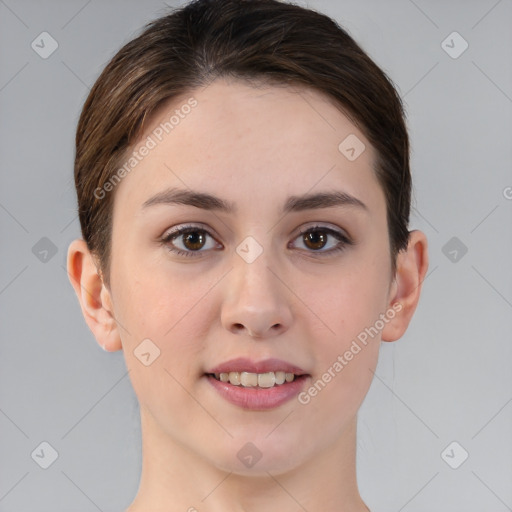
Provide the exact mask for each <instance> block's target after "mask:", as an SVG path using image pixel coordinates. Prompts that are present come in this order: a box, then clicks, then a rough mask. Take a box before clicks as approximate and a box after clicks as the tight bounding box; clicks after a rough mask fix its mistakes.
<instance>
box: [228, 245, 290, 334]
mask: <svg viewBox="0 0 512 512" xmlns="http://www.w3.org/2000/svg"><path fill="white" fill-rule="evenodd" d="M279 267H280V266H279V258H278V257H277V255H275V254H274V252H273V249H272V247H271V246H270V244H268V245H267V244H266V245H265V246H264V245H263V244H261V243H259V242H258V241H257V240H256V239H255V238H254V237H246V238H245V239H244V240H243V241H242V242H241V243H240V244H239V245H238V246H237V247H236V250H235V253H234V254H233V270H232V271H231V272H230V276H229V282H228V286H227V290H226V294H225V297H224V303H223V306H222V322H223V324H224V326H225V328H227V329H228V330H230V331H231V332H237V333H240V332H244V333H246V334H249V335H252V336H257V337H267V336H270V335H273V334H275V333H278V332H282V331H283V330H285V329H287V328H288V326H289V324H290V321H291V312H290V307H289V306H290V305H289V303H288V300H289V298H288V295H287V293H286V287H285V286H284V285H283V284H282V283H281V282H280V280H279V279H277V277H276V275H275V274H279Z"/></svg>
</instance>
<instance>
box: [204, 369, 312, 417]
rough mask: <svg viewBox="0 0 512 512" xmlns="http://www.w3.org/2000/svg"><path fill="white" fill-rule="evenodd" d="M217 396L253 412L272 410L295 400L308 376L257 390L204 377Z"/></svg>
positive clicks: (211, 376)
mask: <svg viewBox="0 0 512 512" xmlns="http://www.w3.org/2000/svg"><path fill="white" fill-rule="evenodd" d="M204 377H205V379H206V380H207V381H208V382H209V383H210V384H211V385H212V386H213V388H214V389H215V390H216V391H217V392H218V393H219V395H220V396H221V397H222V398H224V399H225V400H227V401H228V402H230V403H232V404H233V405H236V406H238V407H241V408H242V409H250V410H253V411H265V410H268V409H274V408H276V407H279V406H280V405H282V404H284V403H285V402H288V401H289V400H292V399H293V398H295V397H296V396H297V395H298V394H299V393H300V392H301V391H302V390H303V389H304V387H305V386H306V383H307V382H308V381H309V379H310V376H309V375H306V374H302V375H301V376H300V377H296V378H295V380H293V381H292V382H285V383H284V384H281V385H278V386H274V387H272V388H257V387H248V388H245V387H243V386H234V385H233V384H230V383H229V382H221V381H220V380H217V379H216V378H215V377H214V376H213V375H204Z"/></svg>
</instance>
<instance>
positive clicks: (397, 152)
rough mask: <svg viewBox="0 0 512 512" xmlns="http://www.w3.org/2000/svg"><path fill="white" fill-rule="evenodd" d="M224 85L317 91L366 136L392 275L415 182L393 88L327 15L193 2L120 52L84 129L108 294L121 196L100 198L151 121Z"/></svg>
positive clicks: (87, 225)
mask: <svg viewBox="0 0 512 512" xmlns="http://www.w3.org/2000/svg"><path fill="white" fill-rule="evenodd" d="M218 77H233V78H242V79H246V80H249V81H250V80H253V79H258V80H264V81H267V82H269V83H280V84H289V85H299V86H305V87H309V88H313V89H315V90H317V91H320V92H321V93H323V94H324V95H327V97H329V98H330V99H331V100H334V103H335V104H336V105H337V106H338V108H339V109H340V110H341V111H342V112H344V113H345V115H347V116H348V117H349V118H350V120H351V121H352V122H353V123H354V124H355V125H356V126H357V127H358V128H359V129H360V130H361V131H362V132H363V133H364V134H365V136H366V137H367V139H368V140H369V141H370V143H371V144H372V145H373V147H374V148H375V149H376V154H377V158H376V160H377V161H376V162H375V167H374V170H375V172H376V176H377V179H378V180H379V183H380V185H381V187H382V189H383V191H384V194H385V197H386V207H387V221H388V226H389V240H390V250H391V255H392V267H393V268H392V270H393V274H394V273H395V270H396V266H395V264H396V255H397V254H398V252H399V251H400V250H402V249H405V248H406V247H407V242H408V238H409V232H408V222H409V213H410V202H411V175H410V169H409V139H408V134H407V129H406V125H405V116H404V111H403V106H402V102H401V99H400V97H399V95H398V93H397V92H396V90H395V88H394V86H393V84H392V82H391V80H390V79H389V78H388V77H387V75H386V74H385V73H384V72H383V71H382V70H381V69H380V68H379V67H378V66H377V65H376V64H375V63H374V62H373V61H372V60H371V59H370V57H369V56H368V55H367V54H366V53H365V52H364V51H363V50H362V49H361V48H360V47H359V45H358V44H357V43H356V42H355V41H354V40H353V39H352V38H351V37H350V36H349V35H348V34H347V32H345V30H343V29H342V28H341V27H340V26H339V25H338V24H337V23H336V22H335V21H334V20H332V19H331V18H329V17H328V16H326V15H323V14H320V13H318V12H315V11H313V10H310V9H305V8H303V7H300V6H297V5H293V4H287V3H283V2H280V1H278V0H196V1H193V2H191V3H189V4H187V5H185V6H183V7H181V8H179V9H176V10H174V11H173V12H172V13H171V14H168V15H165V16H163V17H160V18H158V19H156V20H154V21H153V22H151V23H149V24H148V25H147V26H146V27H145V30H144V31H143V32H142V33H141V34H140V35H139V36H138V37H136V38H135V39H133V40H132V41H130V42H128V43H127V44H126V45H125V46H123V48H121V50H119V52H118V53H117V54H116V55H115V56H114V57H113V58H112V60H111V61H110V62H109V63H108V64H107V66H106V67H105V69H104V70H103V72H102V73H101V75H100V76H99V78H98V79H97V80H96V82H95V84H94V86H93V88H92V89H91V91H90V94H89V96H88V97H87V100H86V102H85V104H84V107H83V110H82V113H81V116H80V120H79V122H78V127H77V133H76V157H75V168H74V172H75V186H76V190H77V196H78V214H79V219H80V226H81V230H82V236H83V238H84V240H85V241H86V243H87V246H88V247H89V250H90V251H91V252H92V254H93V255H94V256H95V257H96V258H98V260H99V270H100V271H101V273H102V276H103V279H104V282H105V284H106V285H107V286H109V267H110V247H111V234H112V211H113V204H114V203H113V201H114V194H115V192H114V191H112V192H111V193H108V194H103V196H104V197H100V198H99V197H98V194H97V193H95V191H97V190H99V189H101V188H102V187H103V186H104V184H105V183H107V182H108V181H109V179H111V177H112V176H113V175H114V174H115V172H116V169H117V168H118V166H119V165H120V164H121V162H122V158H123V156H124V155H125V154H126V152H127V150H128V149H130V147H131V145H132V144H134V143H135V142H137V140H138V138H139V137H140V135H141V133H142V132H143V129H144V126H143V125H144V120H145V119H146V118H147V117H149V116H150V115H151V113H153V112H155V111H156V110H157V109H158V107H159V106H160V105H162V104H163V103H164V102H166V101H168V100H171V99H172V98H174V97H177V96H181V95H183V94H186V93H188V92H190V91H192V90H193V89H195V88H197V87H201V86H205V85H207V84H209V83H211V82H212V81H213V80H215V79H216V78H218ZM340 142H341V141H340Z"/></svg>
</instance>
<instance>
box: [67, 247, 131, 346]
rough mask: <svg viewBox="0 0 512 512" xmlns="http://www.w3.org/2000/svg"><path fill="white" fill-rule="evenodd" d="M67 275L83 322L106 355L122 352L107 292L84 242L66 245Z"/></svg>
mask: <svg viewBox="0 0 512 512" xmlns="http://www.w3.org/2000/svg"><path fill="white" fill-rule="evenodd" d="M67 271H68V277H69V280H70V282H71V285H72V286H73V288H74V290H75V293H76V295H77V297H78V301H79V303H80V307H81V309H82V314H83V315H84V318H85V321H86V323H87V325H88V326H89V328H90V329H91V331H92V333H93V334H94V336H95V338H96V340H97V342H98V343H99V345H100V346H101V347H102V348H103V349H104V350H106V351H108V352H114V351H116V350H121V348H122V344H121V338H120V336H119V331H118V328H117V323H116V321H115V318H114V315H113V311H112V298H111V295H110V291H109V290H108V289H107V288H106V286H105V284H104V283H103V280H102V279H101V277H100V275H99V274H98V271H97V267H96V263H95V261H94V258H93V256H92V255H91V253H90V251H89V249H88V247H87V244H86V243H85V241H84V240H81V239H77V240H74V241H73V242H71V244H70V245H69V248H68V256H67Z"/></svg>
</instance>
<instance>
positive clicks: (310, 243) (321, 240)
mask: <svg viewBox="0 0 512 512" xmlns="http://www.w3.org/2000/svg"><path fill="white" fill-rule="evenodd" d="M303 240H304V243H305V245H306V246H307V247H309V248H310V249H315V250H318V249H323V248H324V247H325V244H326V243H327V236H325V233H322V232H321V231H310V232H308V233H305V234H304V235H303Z"/></svg>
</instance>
